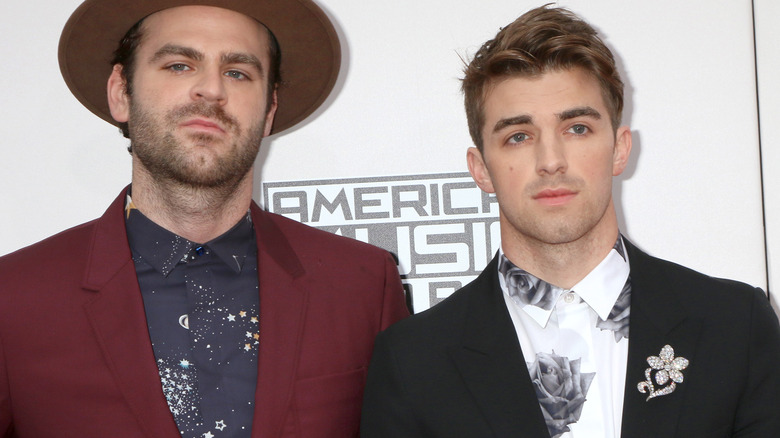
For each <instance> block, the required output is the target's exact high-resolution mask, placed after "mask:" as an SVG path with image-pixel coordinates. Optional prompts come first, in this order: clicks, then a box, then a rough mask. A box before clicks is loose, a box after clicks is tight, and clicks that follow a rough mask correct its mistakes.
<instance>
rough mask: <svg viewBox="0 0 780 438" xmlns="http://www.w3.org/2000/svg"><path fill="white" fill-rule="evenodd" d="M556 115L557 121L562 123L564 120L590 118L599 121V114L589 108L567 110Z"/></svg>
mask: <svg viewBox="0 0 780 438" xmlns="http://www.w3.org/2000/svg"><path fill="white" fill-rule="evenodd" d="M556 115H557V116H558V120H560V121H562V122H563V121H565V120H570V119H575V118H577V117H592V118H594V119H596V120H601V113H600V112H598V111H596V110H595V109H593V108H591V107H589V106H582V107H577V108H572V109H568V110H566V111H563V112H560V113H558V114H556Z"/></svg>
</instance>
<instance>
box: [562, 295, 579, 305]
mask: <svg viewBox="0 0 780 438" xmlns="http://www.w3.org/2000/svg"><path fill="white" fill-rule="evenodd" d="M575 298H576V297H575V296H574V292H569V293H567V294H566V295H564V296H563V301H564V302H565V303H566V304H571V303H573V302H574V299H575Z"/></svg>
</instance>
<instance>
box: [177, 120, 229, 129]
mask: <svg viewBox="0 0 780 438" xmlns="http://www.w3.org/2000/svg"><path fill="white" fill-rule="evenodd" d="M180 126H182V127H185V128H192V129H195V130H199V131H207V132H218V133H224V132H225V130H224V129H222V127H221V126H220V125H219V124H218V123H216V122H212V121H211V120H209V119H204V118H200V117H198V118H194V119H189V120H186V121H185V122H183V123H182V124H181V125H180Z"/></svg>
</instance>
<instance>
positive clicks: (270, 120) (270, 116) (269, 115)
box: [263, 87, 279, 137]
mask: <svg viewBox="0 0 780 438" xmlns="http://www.w3.org/2000/svg"><path fill="white" fill-rule="evenodd" d="M276 88H277V87H274V94H273V96H272V97H271V106H270V107H269V108H268V109H267V111H266V114H265V132H263V137H268V136H269V135H271V129H272V128H273V126H274V116H276V109H277V108H278V107H279V103H278V101H277V95H276Z"/></svg>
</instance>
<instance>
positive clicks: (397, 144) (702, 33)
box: [0, 0, 780, 287]
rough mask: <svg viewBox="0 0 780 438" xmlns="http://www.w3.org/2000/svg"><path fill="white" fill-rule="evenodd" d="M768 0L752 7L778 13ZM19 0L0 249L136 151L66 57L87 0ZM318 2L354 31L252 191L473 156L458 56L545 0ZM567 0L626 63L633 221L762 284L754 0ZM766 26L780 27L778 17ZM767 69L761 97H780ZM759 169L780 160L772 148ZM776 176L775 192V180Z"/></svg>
mask: <svg viewBox="0 0 780 438" xmlns="http://www.w3.org/2000/svg"><path fill="white" fill-rule="evenodd" d="M770 2H771V0H764V1H758V0H757V9H759V10H761V9H762V8H763V9H764V10H771V11H770V12H772V13H774V17H775V18H777V17H778V12H777V6H775V5H773V4H772V5H770ZM9 3H10V2H5V3H4V4H3V6H1V7H0V11H1V12H3V13H2V14H0V32H2V35H3V43H2V45H1V46H0V59H2V60H3V61H2V63H1V64H0V92H2V96H3V100H2V102H3V103H2V104H1V105H2V115H3V116H2V118H0V132H2V133H3V135H4V138H3V146H2V148H0V166H2V169H3V171H2V172H0V184H2V186H1V187H2V189H1V190H2V191H0V205H2V206H3V211H2V214H3V219H2V220H3V225H4V226H3V227H1V228H0V254H4V253H8V252H11V251H13V250H15V249H17V248H20V247H22V246H24V245H27V244H30V243H32V242H35V241H37V240H40V239H41V238H44V237H46V236H48V235H50V234H53V233H55V232H57V231H59V230H62V229H64V228H66V227H69V226H72V225H76V224H78V223H80V222H83V221H85V220H88V219H90V218H93V217H96V216H98V215H99V214H100V213H102V211H103V210H104V208H105V207H106V206H107V205H108V203H109V202H110V201H111V200H112V199H113V198H114V197H115V196H116V194H117V193H118V191H119V190H120V189H121V188H122V187H123V186H124V185H125V184H126V183H127V182H129V161H130V160H129V156H128V155H127V153H126V152H125V151H124V148H125V146H126V142H125V140H124V139H123V138H122V137H121V135H120V134H118V133H117V132H116V129H115V128H113V127H112V126H111V125H109V124H107V123H105V122H103V121H101V120H100V119H98V118H97V117H95V116H93V115H91V113H89V112H88V111H87V110H86V109H84V108H82V107H81V106H80V105H79V104H78V102H77V101H76V99H75V98H73V97H72V96H71V95H70V94H69V91H68V90H67V88H66V87H65V85H64V82H63V81H62V79H61V78H60V75H59V69H58V66H57V56H56V50H57V42H58V38H59V32H60V30H61V28H62V26H63V24H64V23H65V21H66V20H67V18H68V16H69V15H70V13H71V12H72V10H73V9H75V7H76V6H77V5H78V4H79V3H80V1H79V0H56V1H55V0H45V1H44V0H37V1H30V2H14V3H12V4H9ZM320 3H321V4H323V5H324V7H325V9H326V10H327V12H328V13H329V14H330V16H331V17H332V18H333V19H334V21H335V22H336V26H337V28H338V30H339V32H340V34H341V37H342V39H343V48H344V63H343V71H342V73H341V77H340V79H339V83H338V85H337V92H336V93H335V94H334V95H333V96H332V97H331V98H330V99H329V101H328V104H327V105H326V107H325V108H323V109H321V110H320V111H318V113H317V115H318V116H317V117H315V118H310V119H309V120H308V121H307V122H306V123H305V124H304V125H302V126H300V127H298V128H296V129H295V130H294V131H292V132H288V133H284V134H282V135H281V136H275V137H273V138H271V139H269V140H268V141H266V144H265V149H264V151H263V152H262V153H261V156H260V158H259V159H258V170H259V172H258V176H257V180H256V183H255V186H256V189H257V190H256V191H257V193H258V194H259V193H260V187H261V183H262V182H263V181H290V180H292V181H295V180H315V179H332V178H350V177H364V176H377V175H379V176H394V175H407V174H431V173H443V172H462V171H465V170H466V166H465V150H466V148H467V147H469V146H470V139H469V136H468V132H467V128H466V122H465V116H464V114H463V110H462V97H461V95H460V91H459V82H458V78H459V77H460V75H461V73H460V70H461V67H462V62H461V59H460V58H461V57H464V58H467V57H469V56H470V55H471V54H473V53H474V51H475V50H476V49H477V48H478V47H479V46H480V45H481V44H482V43H483V42H484V41H485V40H486V39H488V38H490V37H492V36H493V35H494V34H495V33H496V32H497V30H498V28H499V27H500V26H503V25H505V24H507V23H509V22H510V21H512V20H513V19H514V18H515V17H517V16H518V15H520V14H522V13H523V12H524V11H525V10H527V9H529V8H530V7H534V6H537V5H539V4H541V3H544V2H539V1H527V0H491V1H489V2H481V1H469V2H466V1H462V0H460V1H453V0H426V1H418V0H400V1H396V2H378V1H376V2H367V1H357V0H322V1H321V2H320ZM715 3H717V7H715V6H714V4H715ZM561 4H563V5H566V6H569V7H570V8H571V9H573V10H574V11H576V12H578V13H581V14H582V15H583V16H584V17H585V18H586V19H588V20H589V21H591V22H592V23H593V24H594V25H595V27H597V29H599V30H600V32H601V33H602V35H603V37H604V38H605V40H606V42H607V44H608V45H610V46H611V47H612V48H613V50H614V51H615V53H616V55H617V57H618V58H619V62H620V64H621V66H622V68H623V71H624V80H625V82H626V83H627V88H626V92H627V93H626V96H627V108H626V113H625V116H624V122H625V123H627V124H630V125H631V127H632V130H633V134H634V157H633V159H632V161H631V165H630V166H629V169H628V171H627V172H626V174H625V175H624V176H623V177H621V178H620V180H619V181H618V182H617V185H616V189H615V196H616V197H617V202H618V204H619V210H620V211H619V213H620V220H621V223H622V228H623V230H624V231H625V232H626V234H627V235H628V236H629V238H630V239H632V240H633V241H634V242H635V243H637V244H638V245H639V246H640V247H642V248H644V249H646V250H647V251H649V252H650V253H652V254H654V255H658V256H661V257H664V258H667V259H670V260H673V261H676V262H679V263H682V264H685V265H687V266H690V267H692V268H694V269H697V270H701V271H703V272H705V273H708V274H711V275H717V276H724V277H730V278H735V279H738V280H742V281H746V282H749V283H752V284H755V285H758V286H761V287H766V286H767V284H766V279H767V273H766V260H765V252H764V235H763V222H762V220H763V218H762V200H761V180H760V172H759V169H760V164H759V147H758V128H757V126H758V124H757V111H756V84H755V69H754V67H755V63H754V54H753V47H754V46H753V27H752V23H753V22H752V7H751V2H750V1H749V0H740V1H719V2H713V1H712V0H690V1H687V2H683V3H680V2H678V1H675V0H655V1H640V0H624V1H618V0H589V1H587V2H586V1H576V0H572V1H562V2H561ZM774 22H777V20H776V19H775V20H774ZM759 37H765V38H766V39H767V40H770V41H778V38H777V31H776V30H775V31H774V34H772V31H771V30H769V31H767V33H765V34H759ZM767 44H769V43H767ZM771 50H775V53H774V55H775V56H774V61H768V62H774V64H772V65H774V66H775V69H774V70H775V71H776V70H777V69H776V67H777V63H778V61H777V56H776V55H777V53H776V44H773V46H771V47H768V48H767V52H770V51H771ZM768 57H769V58H771V54H770V56H768ZM770 68H771V67H770ZM762 85H763V84H762ZM773 86H774V87H775V88H771V86H770V87H768V88H762V93H768V94H769V97H766V98H765V97H764V96H763V95H762V100H761V102H762V106H763V105H764V103H765V102H766V101H769V100H770V98H772V97H773V98H774V99H775V100H774V102H775V105H777V97H778V95H780V92H779V91H778V89H777V88H776V87H777V84H773ZM764 108H765V107H764ZM775 108H777V106H775ZM778 113H779V112H778V110H777V109H775V110H774V113H773V114H774V117H777V114H778ZM770 116H771V114H770ZM770 116H766V117H770ZM764 127H765V129H767V128H768V125H767V123H766V122H765V124H764ZM768 136H769V134H765V135H764V138H765V148H764V152H765V154H766V153H767V147H766V144H768V143H766V142H767V137H768ZM776 146H777V145H776ZM776 149H777V148H776V147H775V150H776ZM775 153H776V152H775ZM772 161H773V162H774V163H777V162H778V160H777V157H776V156H775V158H774V159H773V160H772ZM764 164H765V166H766V165H767V158H766V157H765V163H764ZM764 171H765V177H766V174H767V173H771V172H774V178H778V176H780V169H779V168H778V167H777V165H774V167H773V168H769V169H767V168H766V167H765V169H764ZM773 181H774V182H772V187H770V188H769V189H767V194H769V193H770V192H771V190H770V189H772V188H774V190H775V191H777V190H778V187H780V183H779V182H778V180H777V179H774V180H773ZM775 193H776V192H775ZM774 198H775V199H777V196H776V195H775V196H774ZM773 205H774V206H775V209H777V208H779V207H780V206H778V205H777V203H775V204H773ZM775 214H777V213H775ZM773 221H774V223H775V224H776V223H777V221H778V219H776V216H775V219H773ZM776 228H777V226H776ZM773 245H774V246H773V248H775V249H774V251H775V253H777V252H778V251H780V248H779V247H778V243H774V244H773ZM775 258H777V257H775ZM775 263H776V262H775ZM774 278H780V273H778V272H776V271H775V272H774Z"/></svg>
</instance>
